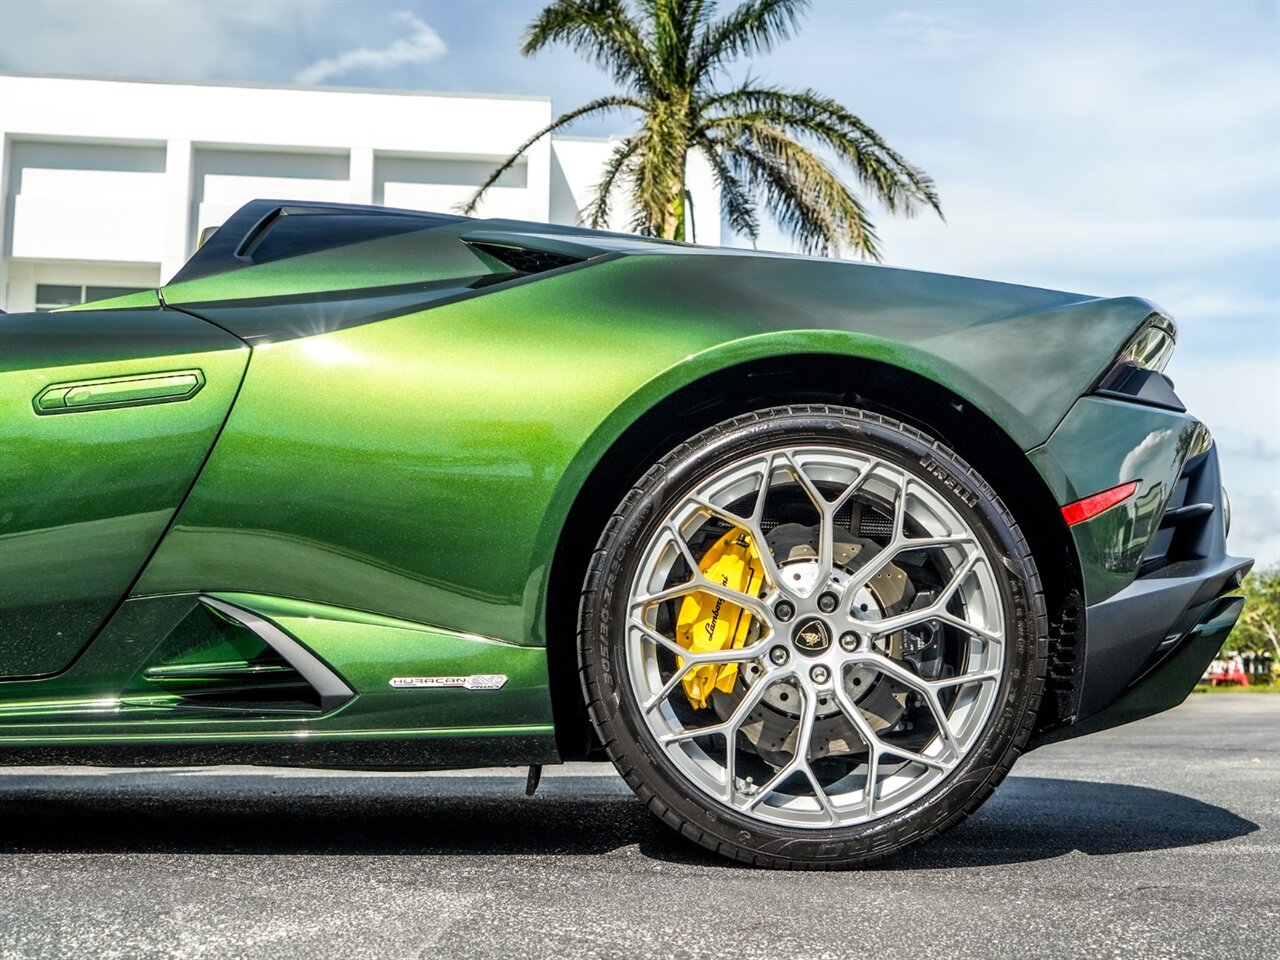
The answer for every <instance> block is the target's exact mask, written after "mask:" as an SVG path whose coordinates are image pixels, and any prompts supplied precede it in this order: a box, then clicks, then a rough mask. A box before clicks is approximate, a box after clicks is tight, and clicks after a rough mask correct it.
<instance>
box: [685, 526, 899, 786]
mask: <svg viewBox="0 0 1280 960" xmlns="http://www.w3.org/2000/svg"><path fill="white" fill-rule="evenodd" d="M835 535H836V542H835V543H834V544H833V549H832V560H833V562H834V565H835V567H836V568H837V569H839V570H843V571H844V572H845V573H846V574H850V573H853V572H856V570H857V568H858V567H860V566H862V565H863V563H865V562H867V561H868V560H870V559H871V558H872V557H873V556H874V555H875V554H876V553H879V551H880V546H879V545H878V544H877V543H875V542H874V541H872V540H866V539H862V538H859V537H855V536H854V535H853V534H852V533H849V532H848V531H846V530H843V529H840V528H837V529H836V531H835ZM817 538H818V532H817V531H816V530H815V529H814V528H812V527H807V526H803V525H801V524H795V523H791V524H780V525H779V526H777V527H775V528H774V529H773V530H772V531H770V533H769V534H768V536H767V538H766V543H767V545H768V548H769V549H770V550H772V551H773V555H774V556H775V557H777V558H779V559H778V566H779V569H780V570H781V571H782V574H783V576H784V577H787V578H788V584H789V585H792V586H796V587H799V588H800V589H802V590H803V589H809V588H811V587H812V586H813V581H814V580H815V579H816V577H817V575H818V572H819V567H818V551H817V547H818V539H817ZM860 560H861V562H860ZM700 566H701V564H700ZM914 598H915V590H914V588H913V587H912V585H911V580H910V578H909V577H908V576H907V575H906V573H905V572H904V571H903V570H902V569H901V568H900V567H898V566H897V565H895V564H887V565H886V566H885V567H884V569H882V570H881V571H880V572H878V573H877V574H876V575H875V576H874V577H872V578H871V579H870V580H869V581H868V582H867V584H866V586H865V587H863V588H862V589H861V590H859V591H858V594H857V595H856V596H855V598H854V606H855V608H857V610H858V611H859V612H864V613H866V614H867V616H868V618H869V619H879V618H882V617H888V616H893V615H895V614H897V613H901V612H902V611H904V610H906V609H907V608H908V607H910V605H911V602H912V601H913V600H914ZM753 632H758V630H757V631H753ZM876 643H877V646H876V649H877V650H879V652H880V653H883V654H886V655H888V656H890V657H893V658H895V659H901V656H902V634H901V633H896V634H893V635H892V636H890V637H888V638H887V639H880V640H877V641H876ZM736 645H739V644H735V646H736ZM760 672H761V671H760V667H759V666H758V665H757V664H754V663H750V664H744V665H743V669H742V670H740V671H736V672H735V676H734V681H735V682H734V683H733V684H732V687H731V688H730V689H728V690H726V689H724V687H723V686H720V687H717V689H716V690H715V691H714V692H712V693H711V695H710V697H709V699H710V703H711V706H712V707H713V708H714V709H715V711H716V714H717V715H718V716H719V717H720V719H722V720H724V719H726V718H728V717H729V716H730V714H732V713H733V710H734V709H735V708H736V707H737V705H738V703H740V702H741V701H742V698H743V697H745V696H746V694H747V691H748V690H749V689H750V688H751V685H752V683H754V682H755V680H756V679H757V678H758V677H759V676H760ZM844 684H845V691H846V693H847V694H848V696H849V699H850V700H851V701H852V702H853V703H854V704H856V705H857V707H858V709H859V710H861V711H862V713H863V716H864V717H865V718H866V720H867V723H868V725H869V726H870V727H871V729H872V730H874V731H876V732H877V733H879V732H881V731H884V730H888V729H891V728H893V727H894V726H895V725H896V724H897V723H898V722H899V720H901V718H902V716H903V714H904V713H905V712H906V709H907V704H906V701H907V693H906V692H904V691H895V690H894V689H893V685H892V684H891V683H890V682H889V681H888V680H887V679H886V678H885V677H884V676H883V675H882V674H880V673H879V672H877V671H876V670H874V669H872V668H870V667H856V668H854V669H852V670H849V671H846V673H845V676H844ZM800 702H801V701H800V694H799V692H798V691H797V690H796V689H795V688H794V687H793V686H791V685H789V684H785V683H777V684H774V685H773V687H772V688H771V689H769V690H768V691H767V692H766V693H765V695H764V697H762V698H761V702H760V704H759V705H758V706H757V707H756V709H755V710H753V711H752V712H751V714H750V715H749V716H748V717H747V719H746V720H744V721H743V723H742V726H741V728H740V729H741V732H742V734H743V736H744V737H746V739H747V741H748V742H749V743H751V745H752V746H753V747H754V748H755V750H756V752H757V753H758V754H759V755H760V757H761V758H762V759H764V760H766V761H767V762H769V763H771V764H774V765H775V766H780V765H781V764H783V763H785V762H786V761H787V760H789V759H790V758H791V757H792V756H794V755H795V740H796V736H797V730H798V725H797V723H796V720H797V719H798V717H799V715H800V710H799V708H800ZM865 749H866V746H865V744H864V743H863V741H862V739H861V738H860V737H859V736H858V734H857V732H856V730H855V729H854V726H853V724H852V723H850V721H849V720H848V719H847V718H846V717H845V715H844V713H843V711H842V710H841V709H840V706H839V704H838V703H836V701H835V700H834V699H830V700H828V698H822V699H820V700H819V701H818V705H817V717H816V719H815V721H814V726H813V737H812V739H811V741H810V747H809V754H810V758H811V759H815V760H816V759H819V758H821V757H825V756H841V755H846V754H856V753H860V752H862V751H864V750H865Z"/></svg>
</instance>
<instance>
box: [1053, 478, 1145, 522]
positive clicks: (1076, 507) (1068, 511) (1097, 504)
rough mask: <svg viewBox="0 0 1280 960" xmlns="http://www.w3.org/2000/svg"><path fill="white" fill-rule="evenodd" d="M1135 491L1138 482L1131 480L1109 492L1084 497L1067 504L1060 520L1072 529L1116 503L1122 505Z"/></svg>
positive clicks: (1104, 491)
mask: <svg viewBox="0 0 1280 960" xmlns="http://www.w3.org/2000/svg"><path fill="white" fill-rule="evenodd" d="M1137 489H1138V481H1137V480H1131V481H1129V482H1128V483H1122V484H1120V486H1118V487H1112V488H1111V489H1110V490H1103V491H1102V492H1101V493H1095V494H1094V495H1093V496H1092V497H1085V498H1084V499H1083V500H1077V501H1076V502H1075V503H1069V504H1067V505H1066V506H1065V507H1063V508H1062V519H1063V520H1065V521H1067V526H1068V527H1074V526H1075V525H1076V524H1077V523H1083V522H1084V521H1086V520H1092V519H1093V518H1094V517H1096V516H1097V515H1098V514H1100V513H1102V511H1104V510H1110V509H1111V508H1112V507H1114V506H1115V505H1116V504H1117V503H1124V502H1125V501H1126V500H1128V499H1129V498H1130V497H1132V496H1133V494H1134V492H1135V491H1136V490H1137Z"/></svg>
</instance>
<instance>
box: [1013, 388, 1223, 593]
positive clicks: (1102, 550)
mask: <svg viewBox="0 0 1280 960" xmlns="http://www.w3.org/2000/svg"><path fill="white" fill-rule="evenodd" d="M1209 442H1210V439H1209V433H1208V430H1207V428H1206V427H1205V426H1204V424H1202V423H1200V421H1198V420H1196V419H1195V418H1194V417H1192V416H1191V415H1189V414H1187V413H1180V412H1176V411H1172V410H1162V409H1160V408H1157V407H1144V406H1137V405H1135V404H1132V403H1125V402H1122V401H1118V400H1112V399H1109V398H1106V397H1084V398H1082V399H1081V400H1080V401H1079V402H1078V403H1076V404H1075V405H1074V406H1073V407H1072V408H1071V412H1070V413H1068V414H1067V416H1066V417H1065V418H1064V419H1063V421H1062V423H1061V424H1060V425H1059V427H1058V429H1057V430H1055V431H1054V433H1053V436H1052V437H1050V438H1049V440H1048V442H1047V443H1045V444H1044V445H1043V446H1041V447H1038V448H1037V449H1035V450H1032V451H1030V453H1029V454H1028V456H1029V457H1030V458H1031V461H1032V463H1034V464H1035V465H1036V467H1037V469H1039V471H1040V473H1041V476H1044V477H1045V478H1046V480H1047V482H1048V483H1049V486H1050V489H1051V490H1052V491H1053V494H1054V496H1055V497H1056V498H1057V500H1058V502H1059V503H1062V504H1067V503H1074V502H1075V501H1077V500H1080V499H1082V498H1084V497H1087V496H1089V495H1090V494H1093V493H1097V492H1098V491H1101V490H1110V489H1112V488H1113V487H1117V486H1119V485H1121V484H1123V483H1128V482H1129V481H1131V480H1136V481H1137V482H1138V490H1137V492H1136V493H1135V494H1134V495H1133V496H1132V497H1130V498H1129V499H1127V500H1126V501H1125V502H1124V503H1121V504H1118V505H1117V506H1115V507H1113V508H1112V509H1110V510H1106V511H1104V512H1103V513H1101V514H1099V515H1098V516H1096V517H1093V518H1092V519H1090V520H1086V521H1084V522H1083V523H1078V524H1076V525H1075V526H1073V527H1072V528H1071V536H1072V539H1073V540H1074V541H1075V545H1076V550H1077V552H1078V553H1079V556H1080V558H1081V561H1082V566H1081V572H1082V573H1083V577H1084V597H1085V600H1086V602H1088V603H1091V604H1092V603H1101V602H1102V601H1104V600H1107V599H1108V598H1110V597H1112V596H1114V595H1115V594H1117V593H1119V592H1120V591H1121V590H1122V589H1124V588H1125V587H1126V586H1128V585H1129V584H1130V583H1132V582H1133V578H1134V577H1135V576H1136V575H1137V573H1138V568H1139V567H1140V566H1141V564H1142V557H1143V554H1144V552H1145V551H1146V549H1147V546H1148V544H1149V543H1150V541H1151V538H1152V537H1153V536H1155V535H1156V533H1157V531H1158V529H1159V526H1160V519H1161V517H1162V515H1163V514H1164V512H1165V507H1166V505H1167V504H1168V502H1169V498H1170V497H1171V496H1172V495H1173V490H1174V487H1175V485H1176V484H1177V482H1178V477H1179V475H1180V474H1181V473H1182V469H1183V467H1184V465H1185V464H1186V462H1187V460H1188V459H1189V458H1190V457H1191V456H1192V454H1193V453H1195V452H1201V451H1203V450H1204V449H1205V448H1206V447H1207V445H1208V444H1209Z"/></svg>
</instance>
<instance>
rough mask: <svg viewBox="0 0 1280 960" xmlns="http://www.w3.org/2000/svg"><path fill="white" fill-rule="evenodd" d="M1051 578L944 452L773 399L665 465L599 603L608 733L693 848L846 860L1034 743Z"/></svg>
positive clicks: (965, 800) (614, 545)
mask: <svg viewBox="0 0 1280 960" xmlns="http://www.w3.org/2000/svg"><path fill="white" fill-rule="evenodd" d="M1045 636H1046V627H1045V614H1044V602H1043V598H1042V596H1041V592H1040V583H1039V579H1038V576H1037V574H1036V569H1035V563H1034V561H1033V559H1032V557H1031V554H1030V551H1029V549H1028V547H1027V544H1026V541H1025V540H1024V539H1023V537H1022V534H1021V533H1020V532H1019V530H1018V527H1017V524H1016V523H1015V522H1014V520H1013V518H1012V517H1011V516H1010V515H1009V513H1008V511H1007V510H1006V509H1005V508H1004V507H1003V505H1002V504H1001V503H1000V501H999V500H998V498H997V497H996V496H995V494H994V492H993V491H992V490H991V488H990V487H989V486H988V485H987V484H986V483H985V482H983V480H982V479H981V478H980V477H979V476H978V475H977V474H976V473H975V472H974V471H973V470H971V469H970V468H969V467H968V466H967V465H965V464H964V462H963V461H961V460H960V459H959V457H957V456H956V455H955V454H954V453H952V452H951V451H950V450H948V449H947V448H946V447H945V446H943V445H942V444H941V443H938V442H936V441H934V440H931V439H930V438H929V437H927V436H925V435H923V434H921V433H919V432H918V431H916V430H913V429H911V428H909V427H906V426H904V425H902V424H900V423H898V422H896V421H893V420H890V419H888V418H885V417H881V416H877V415H874V414H869V413H866V412H863V411H859V410H854V409H848V408H842V407H825V406H822V407H815V406H793V407H775V408H771V409H767V410H761V411H758V412H756V413H752V414H748V415H746V416H742V417H737V418H735V419H733V420H728V421H726V422H724V423H721V424H718V425H717V426H715V427H712V428H711V429H709V430H706V431H704V432H703V433H701V434H699V435H698V436H696V437H694V438H693V439H691V440H689V441H688V442H687V443H684V444H682V445H681V446H679V447H678V448H676V449H675V450H673V451H672V452H671V453H669V454H668V455H667V456H666V457H664V458H663V459H662V460H661V461H660V462H659V463H657V464H656V465H655V466H654V467H653V468H652V469H651V470H650V471H649V472H648V473H647V474H646V475H645V476H644V477H643V478H642V479H641V480H640V482H639V483H638V484H636V486H635V487H634V488H633V489H632V490H631V491H630V493H628V494H627V496H626V497H625V499H624V500H623V501H622V503H621V505H620V506H619V507H618V510H617V512H616V513H615V514H614V516H613V517H612V519H611V520H610V522H609V524H608V525H607V527H606V529H605V531H604V533H603V535H602V536H601V538H600V542H599V545H598V547H597V550H596V552H595V554H594V555H593V558H592V562H591V566H590V569H589V572H588V575H587V580H586V584H585V586H584V590H583V594H582V605H581V612H580V623H579V635H578V637H579V657H580V663H581V667H582V677H583V686H584V692H585V695H586V698H587V704H588V708H589V710H590V713H591V718H592V721H593V723H594V724H595V726H596V730H597V732H598V733H599V735H600V738H601V740H602V742H603V743H604V744H605V746H606V748H607V750H608V752H609V755H610V757H611V758H612V759H613V761H614V763H615V765H616V766H617V768H618V770H619V772H620V773H621V774H622V775H623V777H624V778H626V780H627V782H628V783H629V784H630V785H631V787H632V788H633V789H634V790H635V791H636V793H637V794H638V795H639V796H640V797H641V799H643V800H644V801H646V802H647V803H648V805H649V807H650V809H651V810H652V811H653V812H654V813H655V814H657V815H658V816H659V817H660V818H661V819H663V820H664V821H666V822H667V823H668V824H670V825H671V826H673V827H674V828H676V829H677V830H679V831H680V832H681V833H683V834H685V835H686V836H688V837H690V838H692V839H694V840H696V841H698V842H699V843H702V844H703V845H705V846H707V847H710V848H712V849H714V850H717V851H719V852H721V853H723V854H725V855H727V856H731V857H735V858H737V859H739V860H743V861H747V862H750V863H754V864H758V865H762V866H779V867H802V868H803V867H835V866H848V865H852V864H854V863H858V862H865V861H868V860H872V859H876V858H879V857H882V856H885V855H887V854H889V853H892V852H895V851H897V850H901V849H903V848H904V847H907V846H909V845H911V844H913V843H916V842H918V841H920V840H923V839H926V838H929V837H931V836H933V835H935V834H937V833H939V832H941V831H942V830H944V829H946V828H948V827H950V826H952V825H954V824H955V823H957V822H959V821H960V820H961V819H963V817H964V816H966V815H967V814H968V813H969V812H971V811H972V810H974V809H976V807H977V806H978V805H979V804H980V803H981V802H982V801H983V800H984V799H985V798H986V797H987V796H988V795H990V793H991V792H992V791H993V790H994V789H995V787H996V785H997V784H998V783H999V782H1000V780H1001V779H1003V777H1004V775H1005V774H1006V773H1007V772H1008V770H1009V768H1010V767H1011V766H1012V764H1013V762H1014V760H1015V759H1016V757H1017V756H1018V753H1019V751H1020V750H1021V748H1022V747H1023V745H1024V744H1025V742H1026V738H1027V737H1028V735H1029V734H1030V731H1031V726H1032V723H1033V722H1034V719H1035V714H1036V708H1037V706H1038V705H1039V697H1040V691H1041V687H1042V684H1043V678H1044V672H1045V664H1046V656H1047V641H1046V639H1045Z"/></svg>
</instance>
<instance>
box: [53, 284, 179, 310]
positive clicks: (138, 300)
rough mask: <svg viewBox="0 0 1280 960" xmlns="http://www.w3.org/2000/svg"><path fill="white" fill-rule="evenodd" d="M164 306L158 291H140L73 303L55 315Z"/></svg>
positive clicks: (61, 308)
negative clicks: (89, 301)
mask: <svg viewBox="0 0 1280 960" xmlns="http://www.w3.org/2000/svg"><path fill="white" fill-rule="evenodd" d="M160 306H163V304H161V303H160V292H159V291H158V290H138V291H136V292H135V293H122V294H120V296H118V297H108V298H107V299H106V300H95V301H93V302H92V303H73V304H70V305H69V306H65V307H59V308H58V309H57V310H54V311H53V312H54V313H76V312H80V311H84V310H145V309H147V308H156V307H160Z"/></svg>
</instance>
